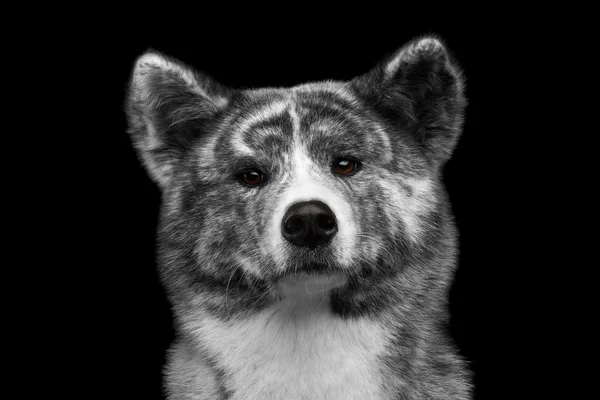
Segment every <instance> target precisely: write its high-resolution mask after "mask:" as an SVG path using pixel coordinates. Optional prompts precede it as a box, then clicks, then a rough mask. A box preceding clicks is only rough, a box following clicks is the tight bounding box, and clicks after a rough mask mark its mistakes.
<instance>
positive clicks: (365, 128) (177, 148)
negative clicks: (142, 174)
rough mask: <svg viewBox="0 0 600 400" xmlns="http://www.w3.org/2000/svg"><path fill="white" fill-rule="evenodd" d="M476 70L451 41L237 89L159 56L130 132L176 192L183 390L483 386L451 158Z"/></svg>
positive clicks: (255, 392)
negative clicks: (458, 339)
mask: <svg viewBox="0 0 600 400" xmlns="http://www.w3.org/2000/svg"><path fill="white" fill-rule="evenodd" d="M465 105H466V100H465V97H464V79H463V75H462V72H461V70H460V68H459V66H458V65H457V63H456V61H455V60H454V59H453V58H452V56H451V55H450V54H449V52H448V51H447V49H446V47H445V45H444V44H443V42H442V41H441V40H440V39H439V38H437V37H435V36H427V37H421V38H418V39H416V40H414V41H412V42H410V43H408V44H406V45H405V46H403V47H401V48H400V49H399V50H398V51H396V52H395V53H394V54H392V55H391V56H389V57H388V58H387V59H386V60H385V61H383V62H382V63H380V64H379V65H377V66H376V67H375V68H374V69H372V70H371V71H370V72H368V73H366V74H365V75H362V76H359V77H357V78H355V79H353V80H351V81H348V82H337V81H326V82H317V83H307V84H304V85H300V86H296V87H292V88H262V89H256V90H235V89H230V88H226V87H225V86H222V85H220V84H219V83H217V82H215V81H214V80H213V79H211V78H210V77H208V76H206V75H205V74H203V73H200V72H197V71H195V70H193V69H192V68H190V67H188V66H186V65H184V64H182V63H180V62H178V61H176V60H174V59H171V58H168V57H166V56H163V55H161V54H159V53H156V52H148V53H146V54H143V55H142V56H141V57H139V59H138V60H137V62H136V64H135V67H134V70H133V74H132V78H131V84H130V91H129V96H128V100H127V113H128V117H129V133H130V135H131V138H132V141H133V145H134V146H135V148H136V149H137V151H138V154H139V157H140V159H141V161H142V163H143V164H144V166H145V167H146V168H147V170H148V172H149V174H150V176H151V177H152V178H153V180H154V181H156V183H157V184H158V185H159V187H160V189H161V191H162V211H161V217H160V224H159V229H158V243H159V245H158V246H159V251H158V252H159V266H160V272H161V276H162V280H163V283H164V285H165V287H166V289H167V291H168V294H169V297H170V302H171V304H172V307H173V311H174V315H175V320H176V331H177V340H176V342H175V343H174V344H173V346H172V349H171V351H170V352H169V361H168V364H167V367H166V371H165V375H166V377H165V387H166V392H167V393H168V397H169V398H170V399H243V400H248V399H344V400H347V399H361V400H364V399H434V398H435V399H466V398H469V397H470V383H469V377H470V373H469V371H468V369H467V368H466V365H465V362H464V361H463V360H462V359H461V358H460V356H459V355H458V353H457V351H456V349H455V348H454V347H453V345H452V343H451V341H450V339H449V338H448V337H447V336H446V333H445V330H444V323H445V322H446V321H447V319H448V310H447V306H446V302H447V296H448V290H449V284H450V282H451V280H452V276H453V271H454V269H455V266H456V256H457V241H456V229H455V226H454V223H453V217H452V214H451V209H450V205H449V202H448V197H447V195H446V192H445V189H444V186H443V184H442V182H441V175H442V167H443V165H444V163H445V162H446V161H447V160H448V158H449V157H450V155H451V153H452V150H453V148H454V146H455V144H456V141H457V139H458V137H459V135H460V133H461V130H462V121H463V112H464V108H465Z"/></svg>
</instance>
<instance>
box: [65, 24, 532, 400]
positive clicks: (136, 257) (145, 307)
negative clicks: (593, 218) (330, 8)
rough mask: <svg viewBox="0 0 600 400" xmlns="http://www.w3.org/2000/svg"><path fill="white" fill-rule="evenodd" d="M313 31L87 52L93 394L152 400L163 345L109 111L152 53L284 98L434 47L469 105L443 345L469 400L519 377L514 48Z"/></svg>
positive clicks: (143, 206)
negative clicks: (91, 72) (461, 362)
mask: <svg viewBox="0 0 600 400" xmlns="http://www.w3.org/2000/svg"><path fill="white" fill-rule="evenodd" d="M284 25H285V24H284ZM326 25H327V24H324V23H323V22H319V21H314V22H307V23H305V24H304V25H302V29H299V28H300V27H299V26H295V25H290V26H279V27H278V28H277V29H275V31H272V30H269V29H268V26H267V27H263V28H264V29H260V30H255V29H250V28H238V29H234V27H233V26H232V24H229V25H228V24H226V23H225V24H223V25H221V26H219V27H215V28H210V29H209V28H203V29H198V30H197V31H195V34H194V35H190V34H189V33H187V34H186V36H185V37H178V38H177V39H165V38H160V37H159V36H158V35H150V34H148V35H146V34H144V33H143V32H140V31H138V32H132V33H131V34H129V35H125V36H123V37H122V39H120V40H110V41H108V40H107V41H100V43H99V45H98V46H97V50H98V53H99V54H102V55H103V56H102V65H101V66H100V68H97V67H98V65H96V66H95V67H96V68H95V69H99V72H98V73H99V74H100V75H99V76H97V77H96V78H97V79H96V83H97V85H96V87H95V88H94V89H93V90H94V97H95V98H94V100H95V101H96V102H98V103H99V107H97V108H92V109H90V110H88V111H87V114H86V115H85V116H84V117H86V118H87V119H88V120H90V121H92V120H93V121H94V126H93V127H91V128H92V129H91V130H90V131H91V132H93V135H94V136H93V137H92V139H93V141H94V142H95V143H94V146H95V149H96V150H99V151H98V152H95V153H99V158H98V162H95V161H94V165H95V168H98V172H99V174H100V175H99V176H100V178H99V179H97V180H95V181H94V182H93V184H91V185H90V190H92V191H93V192H94V195H95V196H96V198H100V199H102V200H101V202H102V206H101V207H99V208H94V209H92V210H90V209H88V210H87V211H85V214H84V216H85V217H91V220H93V224H97V226H98V230H99V231H100V230H101V231H102V232H103V233H104V232H110V234H109V235H108V236H107V235H104V234H101V235H99V236H101V237H102V241H101V243H95V244H94V250H93V253H90V252H88V257H89V255H90V254H91V255H92V257H94V258H96V260H94V261H96V262H98V264H99V265H101V267H100V268H99V269H97V270H94V271H93V273H92V274H91V275H88V274H86V275H85V278H84V279H86V280H88V279H91V280H93V281H94V285H93V287H94V290H95V291H94V293H93V300H92V302H93V306H95V307H94V310H95V311H94V312H95V314H94V318H93V322H91V325H90V326H89V327H87V326H86V329H90V330H93V331H94V337H96V336H98V337H99V338H100V339H99V341H96V340H94V342H93V343H88V344H87V345H88V346H92V347H93V348H94V349H95V351H96V352H97V354H96V355H95V357H98V365H101V366H102V367H101V368H100V371H101V372H99V373H96V372H94V375H96V376H94V377H93V378H94V381H95V382H98V381H99V383H95V384H94V385H95V386H94V387H95V388H96V389H97V390H98V392H99V393H100V392H106V393H107V396H110V397H111V398H136V399H137V398H140V399H141V398H145V399H150V398H161V385H162V373H161V369H162V366H163V363H164V356H165V351H166V349H167V347H168V346H169V343H170V342H171V340H172V339H173V331H172V327H171V314H170V309H169V305H168V304H167V302H166V299H165V297H164V293H163V290H162V288H161V286H160V284H159V282H158V278H157V273H156V264H155V230H156V223H157V217H158V212H159V203H160V194H159V191H158V189H157V187H156V186H155V185H154V183H153V182H152V181H151V180H150V179H149V178H148V176H147V174H146V172H145V171H144V170H143V169H142V167H141V165H140V163H139V162H138V159H137V156H136V154H135V153H134V151H133V148H132V146H131V143H130V140H129V137H128V136H127V134H126V119H125V113H124V111H123V103H124V99H125V95H126V92H125V90H126V87H127V83H128V79H129V74H130V73H131V68H132V66H133V64H134V61H135V59H136V57H137V56H139V55H140V54H141V53H143V52H144V51H145V50H147V49H149V48H152V49H155V50H158V51H160V52H163V53H165V54H167V55H170V56H173V57H175V58H178V59H179V60H181V61H183V62H185V63H187V64H188V65H191V66H194V67H197V68H198V69H200V70H202V71H204V72H205V73H207V74H208V75H210V76H212V77H213V78H215V79H216V80H218V81H219V82H221V83H222V84H225V85H228V86H231V87H236V88H244V87H247V88H251V87H262V86H291V85H295V84H299V83H303V82H306V81H315V80H323V79H336V80H344V79H351V78H352V77H354V76H356V75H358V74H362V73H364V72H366V71H368V70H369V69H370V68H371V67H372V66H373V65H375V63H376V62H378V61H379V60H380V59H381V58H382V57H384V56H385V55H386V54H388V53H390V52H393V51H394V50H396V49H397V48H398V47H399V46H401V45H402V44H404V43H405V42H406V41H408V40H410V39H412V38H413V37H415V36H419V35H422V34H426V33H428V32H434V33H436V34H439V35H440V36H441V37H442V38H443V39H444V40H445V41H446V43H447V45H448V47H449V48H450V50H451V51H452V52H453V54H454V56H455V57H456V59H457V60H458V61H459V63H460V64H461V66H462V68H463V70H464V73H465V76H466V77H467V98H468V101H469V105H468V107H467V111H466V120H465V126H464V131H463V136H462V138H461V139H460V141H459V143H458V146H457V148H456V150H455V152H454V155H453V158H452V159H451V160H450V161H449V162H448V164H447V166H446V168H445V173H444V181H445V184H446V186H447V189H448V192H449V194H450V199H451V202H452V207H453V211H454V214H455V216H456V221H457V225H458V228H459V231H460V267H459V269H458V271H457V274H456V279H455V282H454V284H453V287H452V291H451V295H450V310H451V313H452V319H451V327H450V329H451V333H452V335H453V337H454V339H455V342H456V343H457V345H458V347H459V348H460V351H461V353H462V354H463V355H464V356H465V357H466V358H467V359H468V360H469V362H470V366H471V369H472V370H473V372H474V374H475V375H474V376H475V380H474V383H475V394H476V399H488V398H498V397H502V394H505V393H511V392H512V390H513V389H511V388H514V387H515V386H518V385H517V383H516V382H518V381H520V380H521V379H522V373H521V372H518V371H522V369H523V368H525V369H526V368H527V365H525V366H524V367H523V364H526V363H527V361H526V360H527V357H523V355H521V357H520V360H521V361H520V362H519V363H518V364H519V366H516V367H511V368H505V366H506V365H509V364H513V360H512V358H513V357H514V356H515V353H514V351H513V350H512V346H511V343H512V339H514V337H515V336H516V335H519V334H520V333H517V332H516V331H518V328H515V325H514V321H513V320H512V319H513V315H510V313H509V312H508V311H507V307H508V303H509V302H510V300H508V299H507V297H510V296H514V295H515V291H516V290H518V288H517V287H516V286H515V285H514V277H511V276H510V274H508V273H507V266H509V265H510V266H511V268H514V267H515V266H516V265H518V264H519V263H521V262H524V261H519V260H516V259H515V253H516V252H517V250H515V248H516V243H517V236H519V237H521V236H523V235H524V233H523V232H518V233H516V234H515V233H513V237H511V238H507V237H506V233H507V230H508V229H510V226H509V225H511V224H513V223H514V220H511V218H510V215H511V210H513V209H514V208H515V207H516V206H515V202H516V201H517V200H518V199H517V198H516V197H515V195H514V193H515V192H514V187H515V185H516V183H515V180H514V179H513V178H514V175H515V168H514V163H516V162H518V161H517V160H518V159H519V158H518V157H519V154H518V153H519V149H518V146H515V144H514V132H515V130H516V129H517V130H518V127H517V124H516V118H515V116H514V106H513V105H512V103H511V102H510V100H511V99H512V98H513V96H514V95H513V94H511V93H514V91H513V88H515V87H516V86H517V83H516V82H515V81H514V80H513V79H512V77H513V74H512V73H511V71H513V70H514V68H515V66H514V65H513V62H512V61H511V57H509V55H510V52H511V50H510V49H512V48H513V47H514V45H515V43H514V41H513V40H512V39H511V37H510V36H508V35H506V34H500V33H498V32H497V31H494V30H491V29H489V30H488V29H485V27H478V28H475V27H470V28H467V27H457V26H452V27H451V28H448V27H440V26H436V25H426V24H424V25H423V26H420V27H419V28H403V27H402V26H401V25H400V24H398V25H393V26H392V25H389V24H386V25H385V26H383V25H382V26H378V25H377V24H376V23H374V24H373V25H370V26H369V27H366V26H363V25H357V24H348V26H344V27H339V26H336V27H329V28H326ZM83 64H85V63H84V62H83V61H82V66H83ZM520 68H522V69H525V70H526V69H527V66H526V65H525V66H523V65H521V66H520ZM84 90H86V91H89V87H88V88H82V89H81V91H84ZM509 248H510V249H511V250H509ZM96 289H97V291H96ZM507 294H510V296H507ZM91 305H92V304H90V306H91ZM75 318H76V317H75ZM511 338H512V339H511ZM523 340H525V339H523ZM507 382H510V384H507Z"/></svg>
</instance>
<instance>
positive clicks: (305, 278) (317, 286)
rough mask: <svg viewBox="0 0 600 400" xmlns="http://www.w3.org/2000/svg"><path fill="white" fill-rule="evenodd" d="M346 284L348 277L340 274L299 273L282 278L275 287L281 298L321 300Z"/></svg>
mask: <svg viewBox="0 0 600 400" xmlns="http://www.w3.org/2000/svg"><path fill="white" fill-rule="evenodd" d="M347 283H348V277H347V276H346V275H342V274H340V273H331V274H322V273H321V274H310V273H306V272H301V273H299V274H292V275H287V276H284V277H283V278H281V279H280V280H279V281H278V282H277V286H278V289H279V293H280V294H281V296H282V297H283V298H316V297H319V298H322V297H324V296H327V295H328V294H329V293H330V292H331V291H332V290H334V289H339V288H342V287H343V286H345V285H346V284H347Z"/></svg>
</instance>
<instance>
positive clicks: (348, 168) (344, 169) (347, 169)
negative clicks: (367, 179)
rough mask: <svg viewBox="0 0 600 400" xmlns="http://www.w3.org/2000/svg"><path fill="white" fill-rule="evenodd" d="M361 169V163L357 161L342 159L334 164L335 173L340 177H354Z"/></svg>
mask: <svg viewBox="0 0 600 400" xmlns="http://www.w3.org/2000/svg"><path fill="white" fill-rule="evenodd" d="M359 168H360V163H359V162H358V161H355V160H350V159H346V158H340V159H338V160H336V161H335V162H334V163H333V172H334V173H336V174H338V175H352V174H354V173H355V172H356V171H357V170H358V169H359Z"/></svg>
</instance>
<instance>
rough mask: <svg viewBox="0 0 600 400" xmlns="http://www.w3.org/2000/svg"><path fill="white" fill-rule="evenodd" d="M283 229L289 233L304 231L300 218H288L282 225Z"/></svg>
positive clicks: (295, 233) (294, 233)
mask: <svg viewBox="0 0 600 400" xmlns="http://www.w3.org/2000/svg"><path fill="white" fill-rule="evenodd" d="M284 229H285V231H286V232H287V233H288V234H290V235H297V234H301V233H302V232H304V222H302V220H301V219H300V218H290V219H288V220H287V222H286V223H285V225H284Z"/></svg>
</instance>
